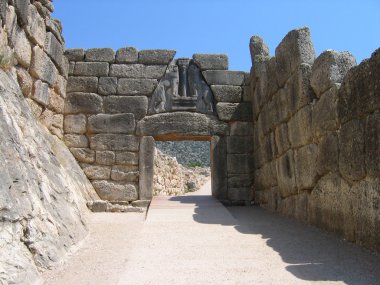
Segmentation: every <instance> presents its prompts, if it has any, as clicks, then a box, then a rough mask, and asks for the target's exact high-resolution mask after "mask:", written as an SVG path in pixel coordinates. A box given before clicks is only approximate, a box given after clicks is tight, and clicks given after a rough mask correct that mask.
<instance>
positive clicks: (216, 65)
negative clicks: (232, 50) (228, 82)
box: [193, 53, 228, 70]
mask: <svg viewBox="0 0 380 285" xmlns="http://www.w3.org/2000/svg"><path fill="white" fill-rule="evenodd" d="M193 60H194V62H195V63H196V64H197V65H198V66H199V68H200V69H201V70H209V69H212V70H227V69H228V56H227V55H225V54H200V53H196V54H194V55H193Z"/></svg>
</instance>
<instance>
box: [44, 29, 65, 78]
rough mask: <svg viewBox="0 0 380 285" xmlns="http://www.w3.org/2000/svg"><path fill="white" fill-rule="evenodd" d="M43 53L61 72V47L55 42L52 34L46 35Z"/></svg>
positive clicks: (55, 39) (62, 69)
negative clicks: (44, 52) (45, 53)
mask: <svg viewBox="0 0 380 285" xmlns="http://www.w3.org/2000/svg"><path fill="white" fill-rule="evenodd" d="M44 48H45V51H46V52H47V54H48V55H49V56H50V57H51V59H52V60H53V62H55V64H56V65H57V67H58V69H59V70H60V71H61V72H62V71H64V68H63V64H64V62H63V45H62V44H61V43H60V42H59V41H58V40H57V38H56V37H55V36H54V34H53V33H51V32H48V33H46V38H45V47H44Z"/></svg>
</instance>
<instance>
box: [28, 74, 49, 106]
mask: <svg viewBox="0 0 380 285" xmlns="http://www.w3.org/2000/svg"><path fill="white" fill-rule="evenodd" d="M49 96H50V94H49V85H47V84H46V83H44V82H42V81H41V80H36V81H35V82H34V85H33V93H32V98H33V99H34V100H36V101H37V102H38V103H40V104H41V105H43V106H44V107H46V106H47V105H48V104H49Z"/></svg>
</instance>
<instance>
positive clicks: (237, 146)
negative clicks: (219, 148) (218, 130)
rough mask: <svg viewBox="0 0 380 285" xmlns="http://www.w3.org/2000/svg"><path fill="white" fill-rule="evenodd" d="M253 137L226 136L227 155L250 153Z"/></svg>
mask: <svg viewBox="0 0 380 285" xmlns="http://www.w3.org/2000/svg"><path fill="white" fill-rule="evenodd" d="M252 152H253V137H252V136H247V137H241V136H228V137H227V153H252Z"/></svg>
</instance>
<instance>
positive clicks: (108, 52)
mask: <svg viewBox="0 0 380 285" xmlns="http://www.w3.org/2000/svg"><path fill="white" fill-rule="evenodd" d="M85 61H103V62H109V63H112V62H114V61H115V52H114V51H113V49H112V48H92V49H88V50H86V53H85Z"/></svg>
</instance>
